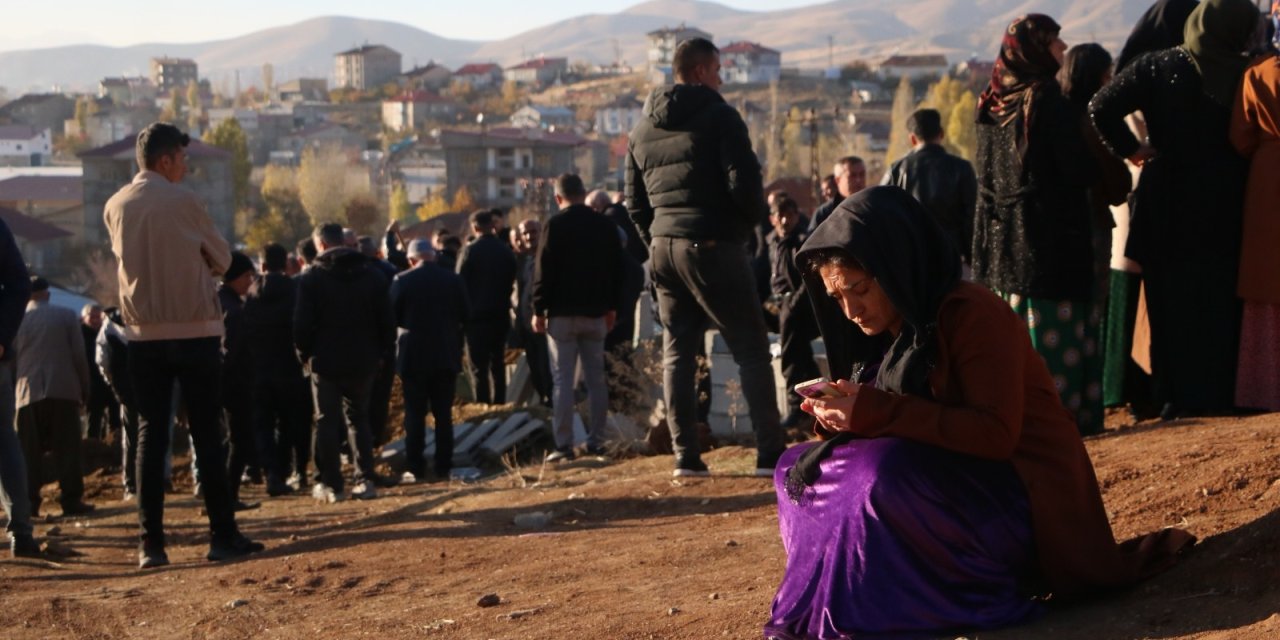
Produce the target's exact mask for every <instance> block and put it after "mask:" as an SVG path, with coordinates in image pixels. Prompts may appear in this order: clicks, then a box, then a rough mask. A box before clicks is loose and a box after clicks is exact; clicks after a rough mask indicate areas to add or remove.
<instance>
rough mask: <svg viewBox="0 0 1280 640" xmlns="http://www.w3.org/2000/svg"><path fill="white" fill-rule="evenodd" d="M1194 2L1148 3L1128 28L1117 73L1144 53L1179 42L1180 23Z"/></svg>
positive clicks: (1194, 5)
mask: <svg viewBox="0 0 1280 640" xmlns="http://www.w3.org/2000/svg"><path fill="white" fill-rule="evenodd" d="M1197 5H1199V2H1198V1H1197V0H1160V1H1159V2H1157V3H1155V4H1153V5H1151V7H1150V8H1149V9H1147V12H1146V13H1144V14H1142V17H1141V18H1138V24H1136V25H1134V27H1133V31H1131V32H1129V39H1128V40H1126V41H1125V43H1124V48H1123V49H1121V50H1120V57H1118V58H1116V74H1117V75H1118V74H1119V73H1120V70H1121V69H1124V67H1125V65H1127V64H1129V63H1130V62H1133V61H1134V59H1136V58H1137V57H1138V56H1140V55H1142V54H1144V53H1151V52H1152V51H1159V50H1161V49H1170V48H1173V47H1176V46H1179V45H1181V44H1182V38H1183V26H1184V25H1186V24H1187V16H1189V15H1191V12H1192V11H1195V9H1196V6H1197Z"/></svg>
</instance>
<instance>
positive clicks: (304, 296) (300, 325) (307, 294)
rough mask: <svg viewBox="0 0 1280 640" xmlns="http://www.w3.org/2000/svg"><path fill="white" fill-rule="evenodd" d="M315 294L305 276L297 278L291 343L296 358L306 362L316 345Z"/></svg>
mask: <svg viewBox="0 0 1280 640" xmlns="http://www.w3.org/2000/svg"><path fill="white" fill-rule="evenodd" d="M314 297H315V294H314V292H312V291H311V283H310V282H308V281H307V279H306V277H305V276H304V277H303V278H301V279H299V280H298V301H297V304H295V305H294V307H293V345H294V347H295V348H296V349H297V350H298V360H299V361H301V362H302V363H303V364H306V363H307V362H308V361H309V360H311V354H312V353H314V351H315V346H316V325H315V299H314Z"/></svg>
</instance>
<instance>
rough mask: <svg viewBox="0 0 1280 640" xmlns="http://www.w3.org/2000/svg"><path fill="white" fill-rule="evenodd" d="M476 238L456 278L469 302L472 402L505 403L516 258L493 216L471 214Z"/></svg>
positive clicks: (468, 246)
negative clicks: (462, 285)
mask: <svg viewBox="0 0 1280 640" xmlns="http://www.w3.org/2000/svg"><path fill="white" fill-rule="evenodd" d="M471 231H472V233H473V234H475V239H474V240H472V241H471V243H470V244H468V245H467V246H466V248H464V249H463V250H462V255H461V256H459V257H458V275H461V276H462V281H463V282H464V283H465V284H466V289H467V298H468V299H469V300H470V301H471V317H470V320H469V322H468V323H467V353H468V354H469V355H470V357H471V374H472V377H473V378H474V379H475V391H476V401H477V402H483V403H485V404H502V403H503V402H506V401H507V372H506V363H505V362H504V361H503V358H504V356H505V353H506V345H507V332H508V331H510V329H511V291H512V288H513V287H514V286H515V282H516V257H515V254H513V253H512V252H511V249H510V248H509V247H508V246H507V245H506V244H504V243H503V241H502V240H501V239H499V238H498V236H497V229H496V225H495V223H494V219H493V215H492V212H490V211H487V210H485V211H477V212H475V213H473V214H471Z"/></svg>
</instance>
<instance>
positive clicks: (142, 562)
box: [138, 548, 169, 569]
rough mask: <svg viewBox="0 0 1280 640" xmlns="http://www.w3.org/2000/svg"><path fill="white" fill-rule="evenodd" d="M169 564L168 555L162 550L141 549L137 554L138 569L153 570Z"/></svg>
mask: <svg viewBox="0 0 1280 640" xmlns="http://www.w3.org/2000/svg"><path fill="white" fill-rule="evenodd" d="M167 564H169V554H167V553H165V552H164V549H158V548H157V549H147V548H143V549H142V550H141V551H139V552H138V568H139V569H154V568H156V567H163V566H165V565H167Z"/></svg>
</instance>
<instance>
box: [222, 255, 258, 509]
mask: <svg viewBox="0 0 1280 640" xmlns="http://www.w3.org/2000/svg"><path fill="white" fill-rule="evenodd" d="M252 284H253V261H252V260H250V259H249V256H247V255H245V254H243V253H240V252H239V251H232V252H231V265H230V266H228V267H227V272H226V273H224V274H222V286H220V287H218V303H219V304H220V305H221V306H222V325H223V328H224V331H225V333H224V334H223V336H222V409H223V411H225V412H226V418H227V431H229V432H230V433H229V436H230V438H229V439H228V443H229V444H230V445H231V446H230V448H229V451H228V453H227V482H228V483H229V486H230V488H231V504H232V505H233V506H234V508H235V510H236V511H241V510H244V509H250V508H253V507H256V506H258V505H257V504H256V503H253V504H250V503H245V502H242V501H241V500H240V478H241V476H242V475H243V474H244V470H245V468H246V467H248V466H250V465H255V466H259V467H260V468H261V467H262V466H265V465H261V464H260V463H259V460H258V452H257V445H256V443H255V442H254V437H253V418H252V415H253V414H252V411H253V409H252V405H250V403H249V397H250V394H251V393H253V388H252V386H251V385H250V382H252V381H253V372H254V369H255V367H254V365H253V361H252V359H251V357H250V355H251V354H250V351H249V345H248V342H247V340H246V338H245V332H244V296H245V294H247V293H248V292H249V286H250V285H252Z"/></svg>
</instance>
